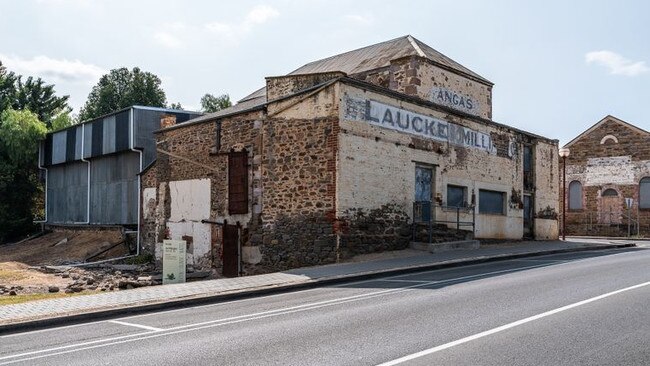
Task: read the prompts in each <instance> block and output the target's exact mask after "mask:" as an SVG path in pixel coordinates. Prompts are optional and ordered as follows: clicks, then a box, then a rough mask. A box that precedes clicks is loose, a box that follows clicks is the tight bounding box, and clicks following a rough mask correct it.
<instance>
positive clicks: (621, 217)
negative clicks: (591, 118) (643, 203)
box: [559, 117, 650, 236]
mask: <svg viewBox="0 0 650 366" xmlns="http://www.w3.org/2000/svg"><path fill="white" fill-rule="evenodd" d="M601 122H602V123H598V124H597V125H595V126H594V127H592V129H591V130H590V131H588V133H587V134H585V135H584V136H581V137H580V138H579V139H577V140H575V141H573V142H572V143H571V144H570V145H569V148H570V155H569V157H568V158H567V159H566V164H567V168H566V173H567V177H566V190H567V192H566V193H565V198H566V200H567V209H568V200H569V196H568V190H569V184H570V183H571V182H572V181H578V182H580V183H581V184H582V192H583V195H582V196H581V201H582V209H578V210H569V209H568V210H567V214H566V225H567V228H566V231H567V234H568V235H606V236H625V235H627V230H628V228H627V223H628V220H627V217H628V209H627V207H626V205H625V198H632V199H633V200H634V204H633V205H632V207H631V210H630V211H629V213H630V215H631V217H632V219H633V220H638V222H639V225H640V233H641V235H646V236H647V235H648V234H650V210H649V209H642V208H639V207H638V202H639V182H640V180H641V179H642V178H644V177H650V134H648V133H647V132H644V131H642V130H639V129H636V128H634V127H633V126H630V125H628V124H626V123H623V122H621V121H619V120H617V119H616V118H614V117H606V118H605V119H604V120H603V121H601ZM559 173H560V175H561V174H562V165H561V164H560V165H559ZM608 189H613V190H614V191H616V192H617V195H616V196H609V197H604V196H603V192H605V191H606V190H608ZM561 198H562V196H560V199H561Z"/></svg>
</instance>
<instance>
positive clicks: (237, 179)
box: [228, 150, 248, 214]
mask: <svg viewBox="0 0 650 366" xmlns="http://www.w3.org/2000/svg"><path fill="white" fill-rule="evenodd" d="M228 212H229V213H230V214H245V213H248V153H247V152H246V150H244V151H242V152H231V153H230V154H228Z"/></svg>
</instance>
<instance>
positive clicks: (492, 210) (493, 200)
mask: <svg viewBox="0 0 650 366" xmlns="http://www.w3.org/2000/svg"><path fill="white" fill-rule="evenodd" d="M478 212H479V213H482V214H495V215H505V214H506V194H505V193H504V192H497V191H488V190H486V189H480V190H479V191H478Z"/></svg>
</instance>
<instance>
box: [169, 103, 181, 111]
mask: <svg viewBox="0 0 650 366" xmlns="http://www.w3.org/2000/svg"><path fill="white" fill-rule="evenodd" d="M169 108H170V109H178V110H182V109H183V106H182V105H181V103H180V102H178V103H172V104H170V105H169Z"/></svg>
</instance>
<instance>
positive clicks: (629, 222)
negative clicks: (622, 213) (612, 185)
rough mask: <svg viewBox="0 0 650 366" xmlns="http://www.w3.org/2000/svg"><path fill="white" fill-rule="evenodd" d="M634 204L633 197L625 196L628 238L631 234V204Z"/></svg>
mask: <svg viewBox="0 0 650 366" xmlns="http://www.w3.org/2000/svg"><path fill="white" fill-rule="evenodd" d="M633 204H634V199H633V198H629V197H625V205H626V206H627V237H628V238H629V237H630V236H631V235H632V205H633Z"/></svg>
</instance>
